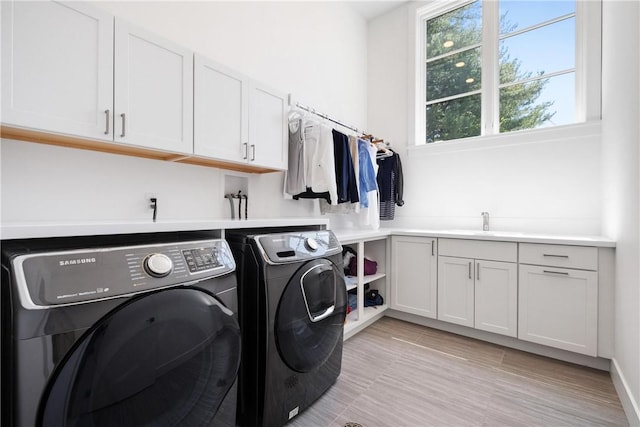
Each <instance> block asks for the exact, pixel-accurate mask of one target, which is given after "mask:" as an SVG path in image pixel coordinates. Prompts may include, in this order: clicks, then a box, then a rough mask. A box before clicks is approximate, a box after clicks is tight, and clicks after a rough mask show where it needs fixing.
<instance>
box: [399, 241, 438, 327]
mask: <svg viewBox="0 0 640 427" xmlns="http://www.w3.org/2000/svg"><path fill="white" fill-rule="evenodd" d="M391 253H392V259H393V261H392V269H391V270H392V276H391V308H393V309H394V310H399V311H403V312H405V313H412V314H417V315H420V316H424V317H430V318H432V319H435V318H437V307H438V298H437V295H438V283H437V279H438V277H437V255H438V254H437V239H435V238H430V237H412V236H393V237H392V238H391Z"/></svg>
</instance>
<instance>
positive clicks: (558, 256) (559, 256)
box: [542, 254, 569, 258]
mask: <svg viewBox="0 0 640 427" xmlns="http://www.w3.org/2000/svg"><path fill="white" fill-rule="evenodd" d="M542 256H550V257H554V258H569V255H554V254H542Z"/></svg>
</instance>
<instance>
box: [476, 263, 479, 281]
mask: <svg viewBox="0 0 640 427" xmlns="http://www.w3.org/2000/svg"><path fill="white" fill-rule="evenodd" d="M476 280H480V263H477V264H476Z"/></svg>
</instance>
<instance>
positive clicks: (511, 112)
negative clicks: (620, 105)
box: [416, 0, 600, 144]
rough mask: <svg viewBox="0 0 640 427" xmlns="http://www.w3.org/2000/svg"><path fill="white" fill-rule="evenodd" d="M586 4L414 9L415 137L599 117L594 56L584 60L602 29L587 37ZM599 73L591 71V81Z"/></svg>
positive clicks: (512, 2)
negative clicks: (591, 84)
mask: <svg viewBox="0 0 640 427" xmlns="http://www.w3.org/2000/svg"><path fill="white" fill-rule="evenodd" d="M582 3H584V4H582ZM588 3H595V2H587V1H581V0H578V1H569V0H553V1H540V0H537V1H526V0H500V1H493V0H486V1H483V0H475V1H456V2H451V1H436V2H433V3H432V4H431V5H429V6H427V7H426V8H423V9H421V10H419V11H418V21H417V22H418V37H419V39H418V45H417V48H418V49H419V51H418V53H419V55H418V58H420V59H419V62H420V73H419V78H420V80H421V81H422V82H423V83H422V84H420V83H419V84H418V85H417V89H418V90H419V92H421V95H419V96H420V102H417V103H416V108H419V109H420V111H418V112H417V118H418V120H417V125H418V126H419V127H421V130H419V131H418V132H417V135H418V141H417V143H418V144H421V143H425V142H426V143H432V142H439V141H449V140H456V139H462V138H469V137H478V136H485V135H495V134H499V133H507V132H513V131H520V130H529V129H537V128H543V127H551V126H558V125H567V124H573V123H578V122H582V121H585V120H587V119H589V118H594V116H598V117H599V86H598V87H596V88H591V89H590V88H588V84H587V79H586V76H587V74H588V73H587V72H586V71H587V69H592V70H593V69H595V68H597V67H598V64H596V63H594V61H593V57H595V56H596V53H591V54H590V55H591V59H589V58H587V56H586V55H588V52H586V51H587V49H586V48H585V46H586V44H587V42H588V41H589V40H596V39H597V38H599V31H600V30H599V27H598V28H591V27H590V28H589V32H593V33H595V34H591V35H586V34H587V32H586V31H585V30H584V29H585V28H586V25H587V24H585V23H584V22H586V21H587V17H589V16H590V15H589V14H588V13H587V7H592V6H588ZM597 7H598V5H597V4H596V9H597ZM591 14H592V15H593V12H591ZM581 19H582V21H583V23H582V24H581V22H580V20H581ZM590 19H591V20H590V21H589V22H596V21H595V19H597V18H595V19H594V18H590ZM596 47H597V48H598V50H599V44H598V45H597V46H596ZM597 55H598V56H599V51H598V52H597ZM598 60H599V58H598ZM589 67H590V68H589ZM416 71H418V69H416ZM597 77H598V75H597V73H593V72H592V73H590V78H591V82H595V81H596V78H597ZM597 84H598V85H599V82H598V83H597ZM588 102H590V103H591V104H592V106H591V110H590V111H589V110H588V109H587V107H588V106H587V105H586V104H587V103H588ZM596 102H597V104H598V105H595V104H596ZM596 110H597V111H596Z"/></svg>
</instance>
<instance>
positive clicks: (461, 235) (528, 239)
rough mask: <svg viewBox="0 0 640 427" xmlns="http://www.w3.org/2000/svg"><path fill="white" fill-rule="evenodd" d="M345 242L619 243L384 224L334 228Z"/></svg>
mask: <svg viewBox="0 0 640 427" xmlns="http://www.w3.org/2000/svg"><path fill="white" fill-rule="evenodd" d="M333 232H334V233H335V234H336V236H337V237H338V239H339V240H340V241H341V242H351V241H354V240H363V239H372V240H375V239H376V238H379V237H384V236H391V235H393V236H423V237H440V238H451V239H471V240H493V241H502V242H523V243H548V244H563V245H578V246H600V247H615V246H616V242H615V240H612V239H609V238H607V237H603V236H583V235H560V234H543V233H520V232H515V231H476V230H426V229H414V228H411V229H410V228H380V229H378V230H333Z"/></svg>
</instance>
